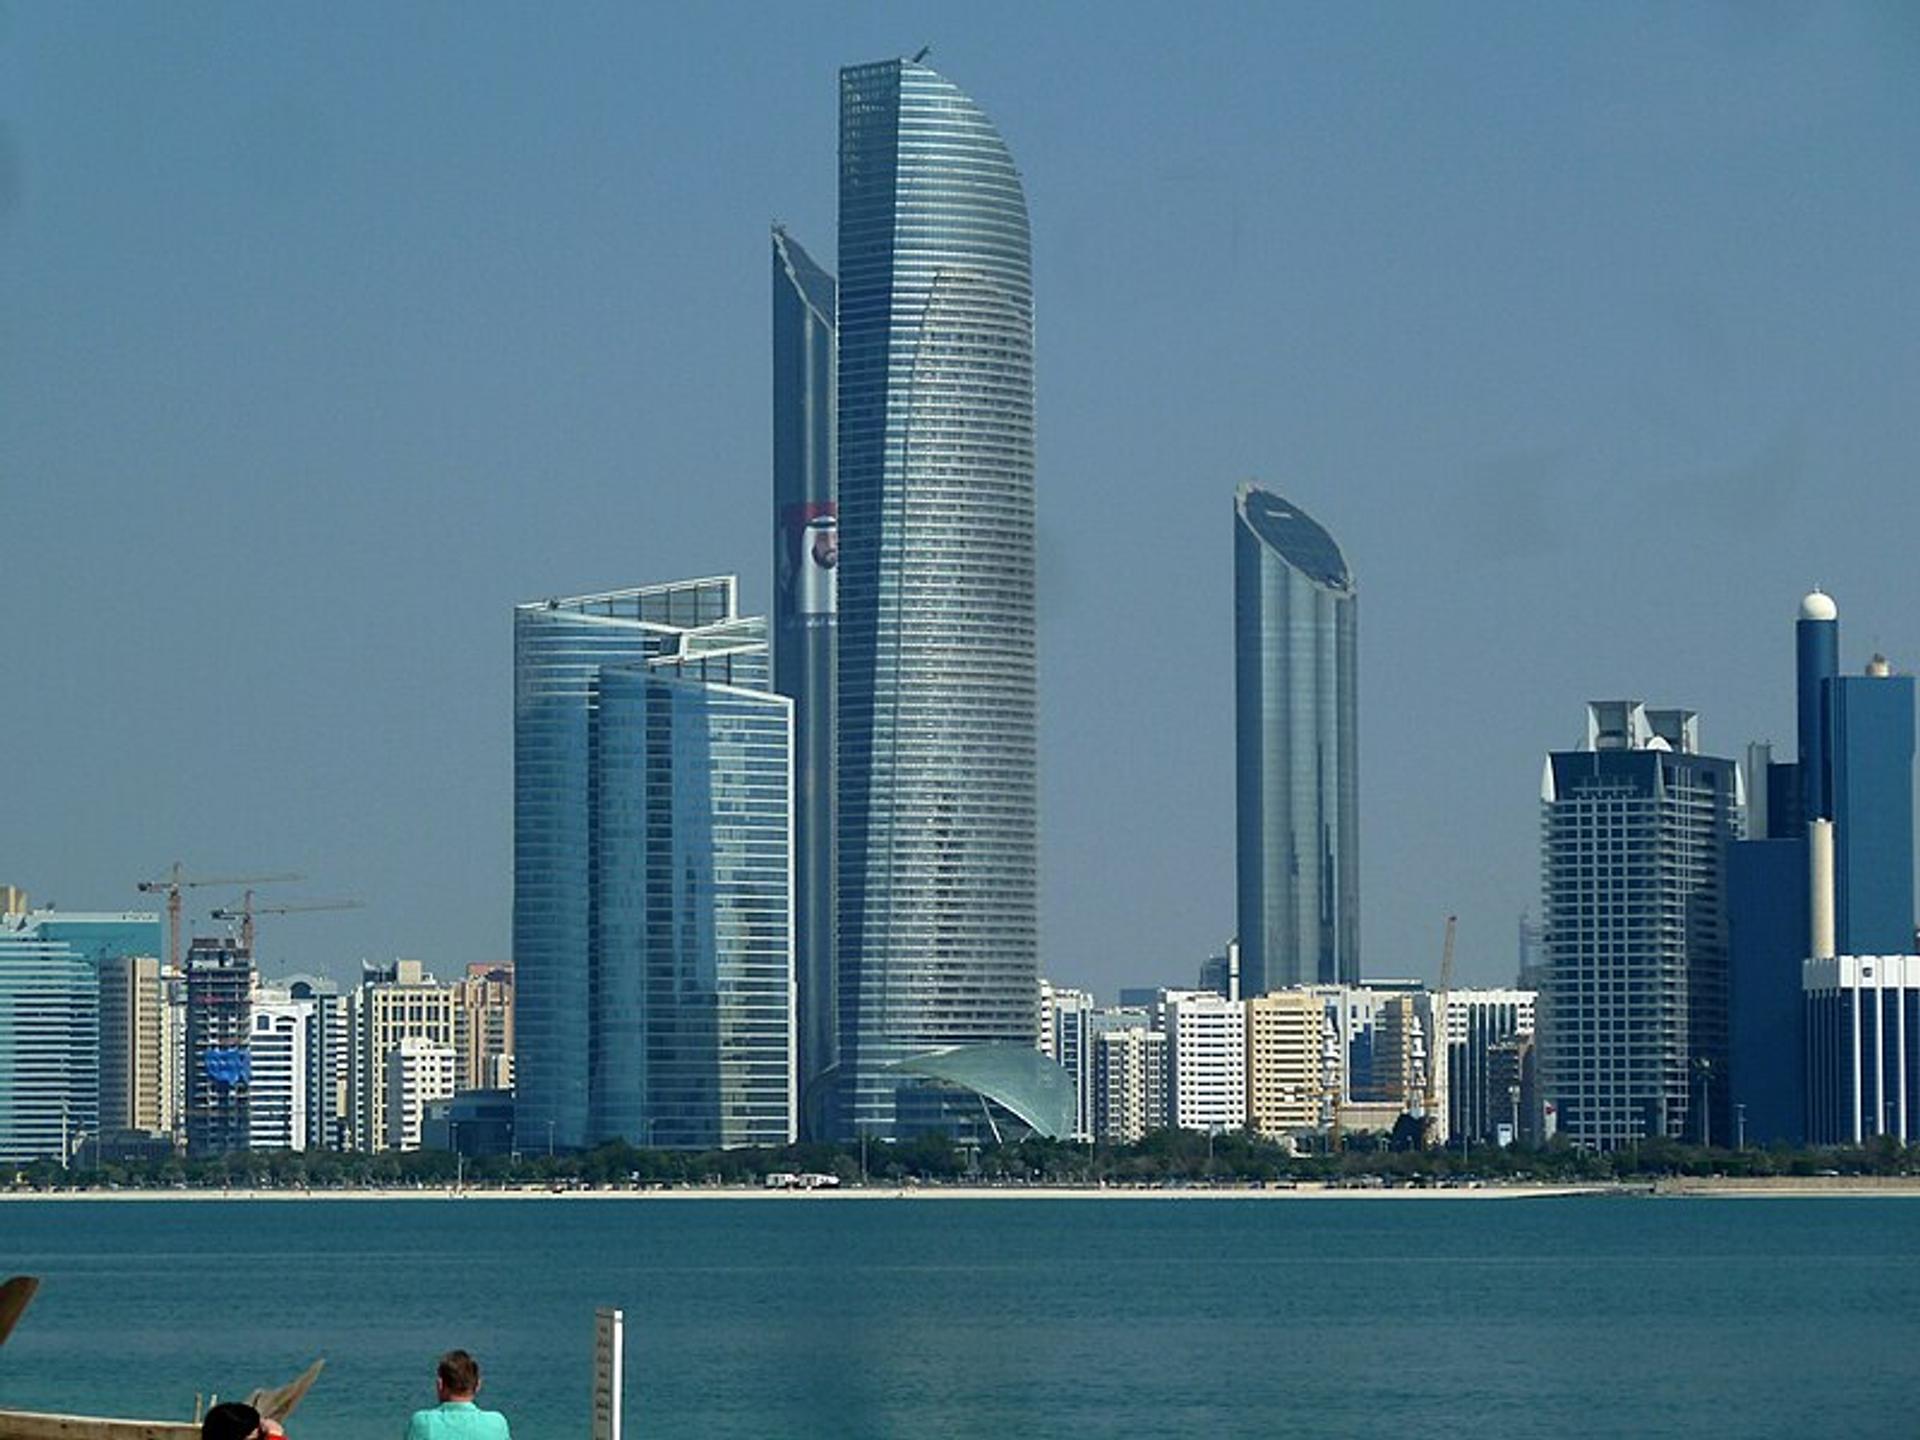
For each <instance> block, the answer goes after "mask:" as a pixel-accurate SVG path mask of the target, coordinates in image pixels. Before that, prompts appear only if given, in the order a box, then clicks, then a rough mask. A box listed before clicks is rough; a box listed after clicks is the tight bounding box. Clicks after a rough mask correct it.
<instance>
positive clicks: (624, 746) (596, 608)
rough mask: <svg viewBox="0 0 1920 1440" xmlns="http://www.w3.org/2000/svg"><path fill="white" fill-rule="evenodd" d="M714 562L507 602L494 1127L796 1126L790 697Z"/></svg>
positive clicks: (789, 1132)
mask: <svg viewBox="0 0 1920 1440" xmlns="http://www.w3.org/2000/svg"><path fill="white" fill-rule="evenodd" d="M735 601H736V586H735V581H734V579H733V578H732V577H731V576H727V577H722V578H718V579H709V580H695V581H688V582H685V583H681V584H672V585H658V586H649V587H645V588H642V589H636V590H622V591H616V592H611V593H608V594H602V595H587V596H579V597H576V598H573V599H567V600H543V601H538V602H536V603H533V604H530V605H522V606H520V607H518V608H517V609H516V610H515V612H514V639H515V717H514V962H515V967H514V968H515V981H516V989H517V992H518V993H517V996H516V1016H515V1023H516V1031H517V1034H516V1050H515V1058H514V1068H515V1081H516V1084H515V1126H516V1130H517V1132H518V1133H519V1134H520V1135H522V1136H524V1137H525V1143H526V1145H527V1146H528V1147H529V1148H534V1147H537V1146H538V1145H539V1144H540V1143H541V1142H542V1141H543V1140H545V1139H549V1138H550V1139H551V1141H552V1143H553V1144H554V1145H555V1146H557V1147H561V1148H577V1147H580V1146H584V1145H590V1144H595V1143H598V1142H600V1141H602V1140H609V1139H616V1138H617V1139H625V1140H628V1141H630V1142H632V1143H635V1144H643V1145H683V1146H694V1147H701V1148H705V1147H709V1146H725V1145H749V1144H772V1145H777V1144H782V1143H785V1142H786V1141H787V1140H788V1139H791V1138H792V1136H793V1133H794V1087H793V928H792V925H793V921H792V904H793V893H792V868H791V846H792V832H791V823H792V821H791V788H790V787H791V773H790V766H791V759H792V757H791V746H792V702H791V701H789V700H788V699H786V697H784V696H780V695H775V694H773V693H772V692H771V691H770V690H769V689H768V682H769V676H768V656H767V643H766V624H765V622H764V621H762V620H759V619H746V618H741V617H740V616H739V615H738V613H737V610H736V604H735Z"/></svg>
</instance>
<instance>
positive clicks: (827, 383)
mask: <svg viewBox="0 0 1920 1440" xmlns="http://www.w3.org/2000/svg"><path fill="white" fill-rule="evenodd" d="M835 360H836V348H835V345H834V285H833V277H832V276H831V275H829V274H827V272H826V271H824V270H822V269H821V268H820V267H819V266H818V265H816V264H814V263H813V260H812V258H811V257H810V256H809V255H808V254H807V252H806V251H805V250H802V249H801V248H800V246H799V245H798V243H796V242H795V241H794V240H792V239H791V238H790V237H789V236H788V235H787V232H786V231H785V230H783V229H781V228H780V227H779V226H778V225H776V226H774V228H773V574H774V592H773V629H774V633H773V664H774V670H773V687H774V689H776V690H778V691H779V692H780V693H781V694H782V695H785V696H787V697H788V698H789V699H790V700H792V701H793V798H794V809H793V880H794V937H795V940H794V966H795V970H796V973H797V975H798V977H799V996H800V1000H799V1010H800V1013H799V1024H798V1034H799V1045H800V1054H799V1066H800V1095H801V1128H802V1131H803V1132H804V1133H805V1134H806V1135H807V1136H809V1137H810V1138H811V1137H815V1136H822V1137H824V1135H825V1134H826V1133H827V1126H826V1125H825V1117H824V1116H823V1115H822V1114H820V1113H819V1111H820V1107H821V1105H822V1104H823V1103H824V1099H825V1097H824V1095H822V1094H820V1093H819V1091H818V1089H817V1087H816V1085H815V1082H816V1081H817V1080H818V1079H819V1078H820V1076H821V1075H822V1074H824V1073H825V1072H826V1071H828V1070H829V1069H830V1068H831V1067H832V1066H833V1063H834V1060H835V1058H836V1055H837V1046H836V1036H837V1035H838V1033H839V1015H838V1000H837V998H836V997H837V996H838V993H839V986H838V984H837V982H836V979H835V969H834V967H835V964H836V957H835V955H834V947H833V929H834V916H833V869H834V866H833V853H834V840H833V815H834V797H833V693H834V676H833V667H834V635H835V610H836V605H835V599H836V583H835V582H836V578H837V575H838V566H839V563H840V534H839V510H838V508H837V506H836V505H835V491H834V450H835V437H834V396H833V388H834V381H835V376H834V365H835ZM809 1095H813V1096H814V1100H815V1103H813V1104H811V1105H809V1104H808V1097H809Z"/></svg>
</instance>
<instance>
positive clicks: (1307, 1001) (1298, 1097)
mask: <svg viewBox="0 0 1920 1440" xmlns="http://www.w3.org/2000/svg"><path fill="white" fill-rule="evenodd" d="M1246 1009H1247V1124H1248V1125H1249V1126H1250V1127H1251V1128H1252V1129H1254V1130H1255V1131H1257V1132H1259V1133H1260V1134H1262V1135H1265V1136H1267V1137H1269V1138H1271V1139H1280V1138H1283V1137H1285V1136H1288V1135H1298V1134H1300V1133H1302V1132H1304V1131H1309V1130H1317V1129H1320V1128H1322V1125H1323V1117H1324V1115H1325V1112H1326V1093H1327V1066H1326V1050H1327V1028H1328V1027H1327V1006H1326V1002H1325V1001H1324V1000H1323V999H1322V998H1321V997H1320V996H1319V995H1318V994H1317V993H1315V992H1314V991H1312V990H1307V989H1300V990H1276V991H1273V992H1272V993H1270V994H1267V995H1262V996H1259V997H1258V998H1256V999H1253V1000H1248V1001H1247V1002H1246Z"/></svg>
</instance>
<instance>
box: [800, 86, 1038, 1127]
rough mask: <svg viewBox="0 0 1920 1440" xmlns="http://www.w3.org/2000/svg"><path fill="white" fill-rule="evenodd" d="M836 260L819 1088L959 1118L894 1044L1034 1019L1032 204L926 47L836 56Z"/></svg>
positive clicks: (848, 1107)
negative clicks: (831, 1027) (827, 1040)
mask: <svg viewBox="0 0 1920 1440" xmlns="http://www.w3.org/2000/svg"><path fill="white" fill-rule="evenodd" d="M839 272H840V273H839V285H840V288H839V310H838V327H839V345H840V354H839V386H838V396H837V400H838V406H839V421H838V433H839V456H838V466H839V471H838V484H839V496H838V499H839V511H840V513H839V522H840V556H841V559H840V566H839V646H840V653H839V696H838V706H837V727H838V733H837V736H836V740H837V745H838V759H837V763H838V766H839V815H838V822H837V823H838V833H839V856H838V866H839V874H838V887H839V897H838V916H839V934H838V937H837V945H838V949H839V955H840V977H839V978H840V995H839V1000H840V1019H841V1025H840V1036H839V1061H840V1063H839V1069H838V1075H837V1083H836V1085H835V1087H834V1088H835V1106H834V1108H835V1116H836V1129H837V1131H838V1132H839V1133H841V1134H843V1135H849V1136H851V1135H856V1134H861V1135H871V1136H876V1137H879V1136H889V1135H894V1134H898V1133H904V1132H907V1131H909V1130H913V1129H919V1128H924V1127H928V1126H934V1125H944V1126H947V1127H948V1128H951V1125H952V1119H953V1117H951V1116H948V1115H945V1114H944V1113H943V1111H942V1108H941V1103H940V1101H939V1100H938V1098H937V1097H933V1098H930V1096H929V1092H928V1091H926V1090H925V1088H924V1087H922V1086H919V1085H917V1084H916V1083H915V1082H913V1081H911V1080H910V1079H908V1078H906V1077H905V1076H903V1074H902V1073H901V1072H900V1071H897V1070H894V1069H893V1068H891V1067H893V1066H894V1065H895V1064H897V1063H898V1062H901V1061H903V1060H906V1059H907V1058H909V1057H911V1056H913V1055H915V1054H917V1053H921V1052H924V1051H926V1050H929V1049H931V1048H935V1047H939V1046H943V1045H951V1044H994V1043H1008V1044H1015V1045H1026V1046H1031V1045H1032V1043H1033V1038H1034V1033H1035V1014H1034V996H1035V993H1036V992H1035V985H1036V982H1037V945H1038V893H1037V861H1038V853H1037V852H1038V844H1037V812H1038V794H1037V792H1038V765H1037V745H1036V714H1035V708H1036V687H1037V659H1036V650H1035V612H1034V458H1033V456H1034V451H1033V434H1034V431H1033V426H1034V418H1033V283H1032V261H1031V246H1030V237H1029V232H1028V224H1027V207H1026V198H1025V195H1024V192H1023V191H1022V188H1021V183H1020V176H1019V172H1018V171H1017V170H1016V168H1015V166H1014V163H1013V157H1012V156H1011V155H1010V154H1009V152H1008V150H1007V147H1006V145H1005V143H1004V142H1003V141H1002V140H1001V138H1000V135H999V134H998V132H997V131H996V130H995V129H994V126H993V124H992V122H991V121H989V120H988V119H987V117H986V115H985V114H983V113H982V112H981V110H980V108H979V106H977V105H976V104H975V103H974V102H973V100H972V99H971V98H969V97H968V96H967V95H965V94H964V93H962V92H961V91H960V90H959V89H958V88H957V87H956V86H955V85H954V84H953V83H952V82H951V81H949V80H947V79H946V78H945V77H944V76H942V75H940V74H938V73H936V72H935V71H933V70H932V69H930V68H928V67H927V66H926V65H924V64H919V63H916V62H914V61H907V60H889V61H885V62H882V63H880V64H874V65H860V66H855V67H852V68H850V69H846V70H843V71H842V72H841V76H840V256H839ZM977 1109H978V1102H977V1101H974V1102H973V1103H972V1106H971V1110H972V1112H973V1113H977Z"/></svg>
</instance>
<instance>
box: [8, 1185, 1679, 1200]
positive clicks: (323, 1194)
mask: <svg viewBox="0 0 1920 1440" xmlns="http://www.w3.org/2000/svg"><path fill="white" fill-rule="evenodd" d="M1646 1188H1647V1187H1645V1186H1644V1185H1642V1186H1632V1187H1622V1186H1617V1185H1482V1186H1478V1187H1474V1188H1471V1189H1469V1188H1467V1187H1465V1186H1461V1187H1458V1188H1454V1189H1438V1188H1435V1189H1420V1190H1414V1189H1359V1188H1340V1187H1335V1186H1328V1185H1317V1184H1301V1185H1298V1186H1295V1187H1291V1188H1286V1187H1277V1186H1276V1187H1273V1188H1263V1187H1260V1186H1256V1185H1219V1186H1184V1187H1161V1186H1141V1187H1138V1188H1135V1187H1129V1186H1118V1185H1116V1186H1108V1187H1106V1188H1103V1189H1091V1188H1088V1189H1082V1188H1078V1187H1074V1186H1064V1185H1062V1186H1053V1185H979V1186H973V1185H915V1186H905V1187H895V1186H887V1185H869V1186H866V1187H864V1188H862V1187H860V1186H848V1187H846V1188H843V1189H838V1190H805V1191H800V1190H767V1189H764V1188H761V1187H759V1186H722V1185H714V1186H699V1187H689V1188H686V1189H662V1190H630V1189H618V1190H613V1189H608V1190H558V1191H556V1190H545V1189H526V1190H494V1189H486V1190H481V1189H472V1188H469V1189H466V1190H463V1191H459V1192H455V1191H454V1190H452V1189H451V1188H450V1187H446V1186H441V1187H434V1188H429V1189H424V1190H239V1189H235V1190H53V1191H45V1192H41V1191H22V1190H10V1191H0V1204H4V1203H6V1202H7V1201H20V1202H32V1201H47V1200H52V1201H68V1200H105V1201H115V1202H118V1201H123V1200H124V1201H150V1200H188V1201H196V1202H197V1201H219V1200H226V1201H257V1202H261V1203H268V1204H270V1203H272V1202H275V1201H282V1202H286V1203H293V1204H298V1203H306V1202H310V1201H324V1200H407V1201H427V1200H441V1201H445V1200H463V1201H464V1200H558V1201H609V1200H613V1201H620V1200H626V1201H636V1200H637V1201H655V1202H658V1201H674V1200H757V1201H764V1202H766V1203H768V1204H780V1203H786V1204H804V1203H809V1202H813V1201H864V1200H1526V1199H1551V1198H1558V1197H1564V1196H1568V1195H1606V1194H1614V1193H1626V1192H1627V1191H1629V1190H1631V1191H1637V1192H1641V1193H1644V1192H1645V1190H1646Z"/></svg>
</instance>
